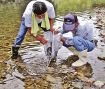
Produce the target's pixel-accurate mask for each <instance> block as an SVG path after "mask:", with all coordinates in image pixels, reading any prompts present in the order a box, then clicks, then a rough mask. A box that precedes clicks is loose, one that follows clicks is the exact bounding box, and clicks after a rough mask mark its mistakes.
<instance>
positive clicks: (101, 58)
mask: <svg viewBox="0 0 105 89" xmlns="http://www.w3.org/2000/svg"><path fill="white" fill-rule="evenodd" d="M97 58H98V59H99V60H104V61H105V57H97Z"/></svg>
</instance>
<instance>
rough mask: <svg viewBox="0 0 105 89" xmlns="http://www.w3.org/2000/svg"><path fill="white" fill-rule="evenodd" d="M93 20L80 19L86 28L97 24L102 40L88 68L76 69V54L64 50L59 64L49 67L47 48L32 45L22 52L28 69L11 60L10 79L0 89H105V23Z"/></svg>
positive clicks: (96, 35) (96, 33)
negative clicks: (86, 25)
mask: <svg viewBox="0 0 105 89" xmlns="http://www.w3.org/2000/svg"><path fill="white" fill-rule="evenodd" d="M91 16H92V18H91V19H90V18H89V17H90V13H88V12H85V13H84V14H82V15H79V20H80V21H81V22H83V24H84V23H85V22H87V21H90V22H91V23H94V32H95V35H94V37H95V38H96V39H97V40H98V46H97V47H96V48H95V49H94V50H93V51H92V52H90V53H88V58H87V61H88V64H86V65H84V66H83V67H79V68H76V69H75V68H72V67H71V66H70V64H71V63H72V62H73V61H72V62H71V60H73V59H72V58H70V56H71V55H72V54H73V53H72V52H71V51H70V50H68V49H67V48H65V47H63V46H62V47H61V49H60V50H59V52H58V55H57V62H56V63H52V65H51V66H50V67H48V61H49V60H48V59H47V57H46V56H45V53H44V46H43V45H40V44H30V45H28V46H24V47H23V48H21V50H20V54H21V57H22V60H23V63H24V65H25V66H24V65H23V64H22V65H21V64H17V65H16V64H15V63H14V62H13V61H11V60H9V61H7V62H6V63H7V64H8V66H9V67H8V71H9V72H7V74H6V79H4V80H2V81H0V89H99V88H100V89H105V86H104V84H105V35H104V34H103V32H104V29H101V27H102V23H101V22H100V21H99V20H97V17H96V14H95V13H93V14H92V15H91ZM100 23H101V25H100ZM56 24H58V25H62V22H61V21H58V20H57V21H56ZM100 34H101V35H100ZM99 59H101V60H99ZM97 82H98V84H96V83H97ZM101 84H102V85H101ZM9 85H11V86H9ZM24 86H25V87H24Z"/></svg>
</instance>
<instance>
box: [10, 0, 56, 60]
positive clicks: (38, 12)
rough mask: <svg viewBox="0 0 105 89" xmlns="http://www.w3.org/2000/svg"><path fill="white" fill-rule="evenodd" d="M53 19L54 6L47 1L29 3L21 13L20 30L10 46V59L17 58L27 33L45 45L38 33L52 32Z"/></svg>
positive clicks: (39, 0) (34, 0)
mask: <svg viewBox="0 0 105 89" xmlns="http://www.w3.org/2000/svg"><path fill="white" fill-rule="evenodd" d="M54 18H55V10H54V6H53V5H52V4H51V3H50V2H48V1H47V0H33V1H31V2H30V3H29V4H28V5H27V7H26V9H25V11H24V13H23V16H22V21H21V25H20V30H19V33H18V35H17V37H16V40H15V42H14V44H13V46H12V56H11V58H12V59H17V58H18V56H19V54H18V50H19V48H20V45H21V43H22V42H23V40H24V37H25V34H26V32H27V31H28V32H29V33H30V34H31V35H32V36H33V37H35V38H36V40H38V41H40V42H41V43H42V44H46V43H47V42H48V41H47V40H46V39H45V38H44V37H43V36H42V35H41V34H39V33H40V31H42V30H43V31H44V32H47V31H48V32H49V31H53V22H54ZM47 20H48V21H47ZM42 23H44V25H45V27H42V26H41V25H42ZM40 28H41V29H40ZM32 29H33V31H32Z"/></svg>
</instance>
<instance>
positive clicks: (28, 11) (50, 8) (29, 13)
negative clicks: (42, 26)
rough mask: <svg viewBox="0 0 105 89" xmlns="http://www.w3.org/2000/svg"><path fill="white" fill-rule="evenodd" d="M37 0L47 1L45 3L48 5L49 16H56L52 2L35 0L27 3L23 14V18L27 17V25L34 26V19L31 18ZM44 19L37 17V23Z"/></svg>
mask: <svg viewBox="0 0 105 89" xmlns="http://www.w3.org/2000/svg"><path fill="white" fill-rule="evenodd" d="M37 1H40V2H44V3H45V5H46V7H47V13H48V17H49V18H55V10H54V6H53V5H52V4H51V3H50V2H48V1H46V0H33V1H31V2H30V3H29V4H28V5H27V7H26V9H25V11H24V13H23V16H22V17H23V18H25V26H26V27H31V26H32V19H31V18H32V8H33V4H34V3H35V2H37ZM42 20H43V19H39V18H37V17H36V21H37V23H40V22H41V21H42Z"/></svg>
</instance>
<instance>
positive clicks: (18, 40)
mask: <svg viewBox="0 0 105 89" xmlns="http://www.w3.org/2000/svg"><path fill="white" fill-rule="evenodd" d="M27 30H28V29H27V27H26V26H25V21H24V19H22V21H21V25H20V29H19V32H18V35H17V37H16V40H15V42H14V47H16V46H20V45H21V43H22V42H23V40H24V37H25V35H26V32H27Z"/></svg>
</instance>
